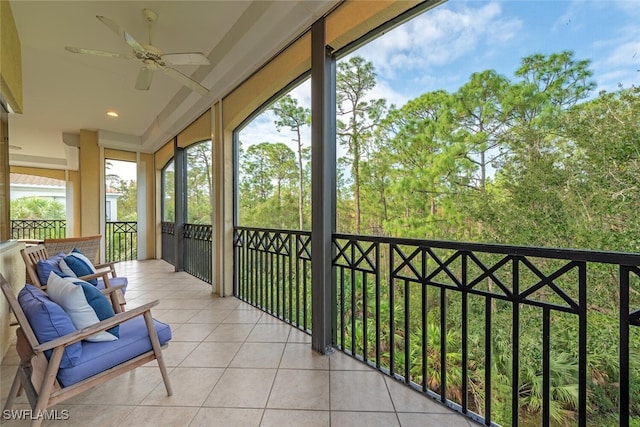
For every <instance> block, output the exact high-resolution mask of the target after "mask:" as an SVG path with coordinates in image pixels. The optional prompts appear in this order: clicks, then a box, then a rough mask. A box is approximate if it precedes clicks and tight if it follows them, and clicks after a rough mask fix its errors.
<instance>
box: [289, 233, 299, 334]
mask: <svg viewBox="0 0 640 427" xmlns="http://www.w3.org/2000/svg"><path fill="white" fill-rule="evenodd" d="M288 239H289V240H288V246H289V268H288V272H289V274H288V277H289V278H288V280H287V288H288V289H289V301H288V302H289V309H288V314H287V318H288V319H289V322H290V323H292V322H293V258H294V256H295V255H294V254H295V253H297V252H294V249H295V247H294V244H293V241H292V239H295V240H297V238H296V236H295V235H290V236H289V237H288ZM296 325H297V323H296Z"/></svg>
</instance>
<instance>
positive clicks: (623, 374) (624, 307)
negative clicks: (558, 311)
mask: <svg viewBox="0 0 640 427" xmlns="http://www.w3.org/2000/svg"><path fill="white" fill-rule="evenodd" d="M629 271H630V269H629V268H628V267H626V266H623V265H621V266H620V273H619V274H620V356H619V357H620V427H628V426H629ZM580 350H582V349H580Z"/></svg>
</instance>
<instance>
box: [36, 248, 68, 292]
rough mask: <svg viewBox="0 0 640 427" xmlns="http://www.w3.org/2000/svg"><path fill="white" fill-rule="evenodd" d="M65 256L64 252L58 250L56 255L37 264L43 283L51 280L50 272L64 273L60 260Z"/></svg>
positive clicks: (39, 277)
mask: <svg viewBox="0 0 640 427" xmlns="http://www.w3.org/2000/svg"><path fill="white" fill-rule="evenodd" d="M64 257H65V254H64V252H58V253H57V254H55V255H54V256H52V257H51V258H48V259H42V260H40V261H38V263H37V264H36V272H37V273H38V279H39V280H40V284H41V285H43V286H44V285H46V284H47V280H49V274H50V273H51V272H52V271H54V272H56V273H62V270H60V266H59V265H58V264H60V260H62V259H63V258H64Z"/></svg>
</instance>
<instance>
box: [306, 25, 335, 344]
mask: <svg viewBox="0 0 640 427" xmlns="http://www.w3.org/2000/svg"><path fill="white" fill-rule="evenodd" d="M335 109H336V102H335V58H334V57H333V54H332V50H331V48H330V47H329V46H327V45H326V38H325V20H324V18H321V19H319V20H318V21H316V22H315V23H314V24H313V25H312V26H311V117H312V120H311V226H312V227H311V270H312V275H311V298H312V304H311V310H312V315H311V330H312V335H311V346H312V348H313V349H314V350H315V351H318V352H320V353H328V352H331V351H332V344H333V336H334V333H333V323H334V322H333V321H332V319H333V316H332V312H333V311H334V310H333V307H334V306H335V286H334V282H335V278H334V277H333V276H334V275H333V274H332V272H333V270H332V266H331V264H332V259H333V256H332V254H333V244H332V235H333V233H334V232H335V229H336V221H335V218H336V192H335V188H336V186H335V180H336V124H335V123H336V122H335V118H336V114H335Z"/></svg>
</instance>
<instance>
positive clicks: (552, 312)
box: [234, 227, 640, 426]
mask: <svg viewBox="0 0 640 427" xmlns="http://www.w3.org/2000/svg"><path fill="white" fill-rule="evenodd" d="M310 240H311V238H310V233H309V232H300V231H288V230H274V229H260V228H252V227H236V228H235V230H234V249H235V253H234V263H235V267H234V268H235V270H234V275H235V277H234V294H235V295H236V296H237V297H238V298H240V299H242V300H244V301H246V302H248V303H249V304H251V305H253V306H255V307H258V308H261V309H262V310H264V311H266V312H268V313H270V314H272V315H274V316H276V317H278V318H280V319H282V320H283V321H285V322H288V323H290V324H292V325H294V326H297V327H299V328H300V329H302V330H304V331H306V332H310V329H311V323H310V319H311V296H310V295H311V262H310V258H311V256H310V255H311V250H310ZM333 250H334V259H333V268H334V272H335V283H334V299H335V301H336V305H335V307H334V315H333V322H334V327H333V330H334V333H335V336H334V346H335V347H336V348H337V349H339V350H341V351H343V352H345V353H346V354H349V355H351V356H352V357H354V358H356V359H358V360H360V361H362V362H364V363H366V364H368V365H370V366H372V367H374V368H376V369H378V370H380V371H381V372H383V373H385V374H387V375H389V376H391V377H393V378H395V379H397V380H399V381H401V382H403V383H404V384H406V385H407V386H409V387H411V388H413V389H415V390H418V391H420V392H422V393H423V394H424V395H425V396H428V397H431V398H433V399H436V400H438V401H440V402H441V403H443V404H445V405H447V406H449V407H451V408H452V409H454V410H457V411H459V412H461V413H462V414H465V415H466V416H468V417H469V418H472V419H474V420H476V421H478V422H480V423H483V424H485V425H512V426H517V425H541V426H548V425H556V424H557V425H562V424H565V425H570V424H577V425H579V426H586V425H587V416H589V419H590V420H594V419H597V420H609V421H611V420H616V421H614V423H615V424H618V423H619V425H622V426H628V425H629V419H630V416H633V417H638V414H640V405H639V403H638V401H637V399H630V396H635V395H636V394H637V392H638V390H639V389H640V363H639V362H638V358H637V357H634V355H636V354H638V353H639V352H640V328H633V327H632V326H640V310H639V309H638V308H639V307H640V268H639V267H638V266H639V265H640V254H632V253H614V252H595V251H582V250H564V249H547V248H531V247H520V246H508V245H491V244H474V243H459V242H446V241H424V240H416V239H398V238H377V237H364V236H355V235H347V234H335V235H334V236H333ZM607 304H608V305H607ZM606 399H608V400H609V403H610V404H611V403H613V406H611V405H609V407H608V408H607V409H605V406H606V405H604V404H603V402H604V400H606ZM601 405H602V406H601ZM615 407H617V408H619V409H617V410H616V409H615ZM612 408H614V409H612ZM636 419H637V418H636ZM607 422H608V421H607Z"/></svg>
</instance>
